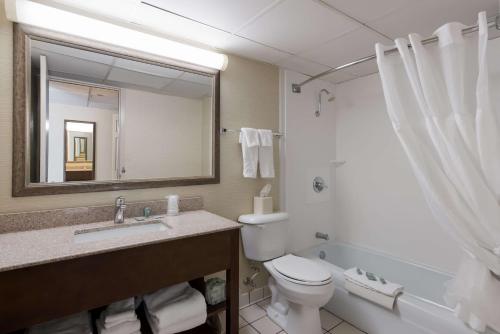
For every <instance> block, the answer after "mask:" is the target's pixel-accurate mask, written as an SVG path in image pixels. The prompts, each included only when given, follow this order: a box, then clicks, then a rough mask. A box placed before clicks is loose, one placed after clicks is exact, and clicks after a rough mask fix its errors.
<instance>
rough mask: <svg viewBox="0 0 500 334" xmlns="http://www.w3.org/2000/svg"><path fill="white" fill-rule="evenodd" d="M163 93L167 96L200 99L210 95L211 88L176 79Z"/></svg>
mask: <svg viewBox="0 0 500 334" xmlns="http://www.w3.org/2000/svg"><path fill="white" fill-rule="evenodd" d="M164 91H165V94H169V95H174V96H182V97H187V98H192V99H200V98H203V97H205V96H210V95H211V93H212V86H209V85H200V84H196V83H193V82H188V81H184V80H179V79H177V80H175V81H174V82H173V83H171V84H170V85H168V86H167V87H166V89H165V90H164Z"/></svg>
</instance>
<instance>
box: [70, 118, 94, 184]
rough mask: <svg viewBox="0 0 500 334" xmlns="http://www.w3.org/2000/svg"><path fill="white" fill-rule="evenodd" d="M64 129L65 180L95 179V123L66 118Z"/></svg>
mask: <svg viewBox="0 0 500 334" xmlns="http://www.w3.org/2000/svg"><path fill="white" fill-rule="evenodd" d="M64 129H65V134H64V141H65V145H64V146H65V151H66V161H65V164H64V181H91V180H94V178H95V168H94V162H95V148H94V143H95V123H90V122H75V121H68V120H64Z"/></svg>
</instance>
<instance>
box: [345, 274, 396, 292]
mask: <svg viewBox="0 0 500 334" xmlns="http://www.w3.org/2000/svg"><path fill="white" fill-rule="evenodd" d="M358 270H359V272H360V273H361V274H359V273H358ZM344 277H345V279H346V280H349V281H351V282H352V283H354V284H358V285H360V286H362V287H364V288H366V289H370V290H374V291H376V292H379V293H382V294H384V295H386V296H390V297H394V296H396V295H398V294H399V293H401V292H402V291H403V286H402V285H400V284H396V283H392V282H389V281H385V284H383V283H382V282H381V280H380V278H379V277H377V276H375V278H376V280H375V281H372V280H370V279H368V277H367V276H366V271H364V270H361V269H358V268H351V269H348V270H346V271H344Z"/></svg>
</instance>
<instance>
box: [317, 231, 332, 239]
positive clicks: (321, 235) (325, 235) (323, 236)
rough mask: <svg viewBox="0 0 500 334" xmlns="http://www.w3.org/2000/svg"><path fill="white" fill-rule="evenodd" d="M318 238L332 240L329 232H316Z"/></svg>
mask: <svg viewBox="0 0 500 334" xmlns="http://www.w3.org/2000/svg"><path fill="white" fill-rule="evenodd" d="M316 238H317V239H323V240H330V237H329V236H328V233H321V232H316Z"/></svg>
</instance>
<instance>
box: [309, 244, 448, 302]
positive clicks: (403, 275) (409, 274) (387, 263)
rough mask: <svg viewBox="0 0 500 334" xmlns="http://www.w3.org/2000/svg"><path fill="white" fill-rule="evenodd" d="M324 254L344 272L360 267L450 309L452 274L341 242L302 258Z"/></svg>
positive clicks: (405, 291) (322, 245) (417, 295)
mask: <svg viewBox="0 0 500 334" xmlns="http://www.w3.org/2000/svg"><path fill="white" fill-rule="evenodd" d="M320 252H324V254H325V256H326V257H325V258H324V260H325V261H327V262H329V263H331V264H333V265H335V266H336V267H338V268H339V269H340V270H345V269H349V268H352V267H359V268H361V269H363V270H367V271H370V272H373V273H375V274H376V275H378V276H381V277H383V278H385V279H386V280H389V281H391V282H394V283H398V284H401V285H403V287H404V293H409V294H412V295H413V296H415V297H417V298H420V299H424V300H426V301H430V302H433V303H435V304H439V305H441V306H443V307H446V306H445V305H446V303H445V301H444V299H443V296H444V293H445V289H446V286H445V284H446V282H447V281H449V280H451V279H452V275H450V274H448V273H444V272H440V271H438V270H436V269H433V268H429V267H426V266H424V265H419V264H415V263H410V262H405V261H403V260H400V259H397V258H395V257H392V256H390V255H385V254H382V253H378V252H376V251H372V250H368V249H364V248H362V247H358V246H353V245H348V244H343V243H339V242H329V243H324V244H321V245H319V246H316V247H313V248H310V249H307V250H305V251H303V252H300V255H302V256H305V257H309V258H317V257H318V256H319V254H320Z"/></svg>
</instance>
